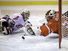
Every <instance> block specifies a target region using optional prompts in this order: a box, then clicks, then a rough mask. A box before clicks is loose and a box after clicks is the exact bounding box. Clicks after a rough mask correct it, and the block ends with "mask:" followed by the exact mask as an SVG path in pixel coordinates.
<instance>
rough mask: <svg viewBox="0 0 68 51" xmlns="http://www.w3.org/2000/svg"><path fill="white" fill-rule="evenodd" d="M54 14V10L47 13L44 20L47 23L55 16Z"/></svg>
mask: <svg viewBox="0 0 68 51" xmlns="http://www.w3.org/2000/svg"><path fill="white" fill-rule="evenodd" d="M55 13H56V12H55V11H54V10H49V11H47V13H46V19H47V21H48V20H50V19H52V18H53V17H54V16H55Z"/></svg>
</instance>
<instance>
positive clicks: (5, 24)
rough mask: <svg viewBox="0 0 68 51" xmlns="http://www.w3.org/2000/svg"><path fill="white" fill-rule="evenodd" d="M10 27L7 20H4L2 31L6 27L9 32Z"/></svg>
mask: <svg viewBox="0 0 68 51" xmlns="http://www.w3.org/2000/svg"><path fill="white" fill-rule="evenodd" d="M8 27H9V24H8V22H7V21H4V22H2V31H4V28H6V31H7V34H9V30H8Z"/></svg>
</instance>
